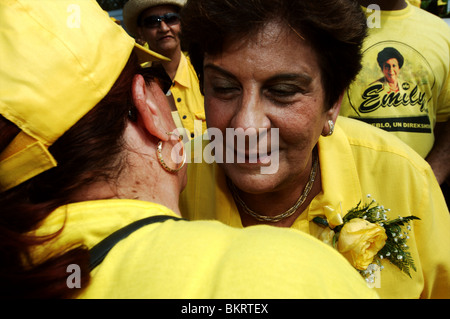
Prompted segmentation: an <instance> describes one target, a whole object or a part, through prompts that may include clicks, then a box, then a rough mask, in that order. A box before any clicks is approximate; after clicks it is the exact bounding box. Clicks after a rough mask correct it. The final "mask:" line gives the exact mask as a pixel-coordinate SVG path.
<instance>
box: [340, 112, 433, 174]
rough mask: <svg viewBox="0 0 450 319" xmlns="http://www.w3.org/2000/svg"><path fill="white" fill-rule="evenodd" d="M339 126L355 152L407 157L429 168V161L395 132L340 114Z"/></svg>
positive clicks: (414, 163) (389, 156) (420, 165)
mask: <svg viewBox="0 0 450 319" xmlns="http://www.w3.org/2000/svg"><path fill="white" fill-rule="evenodd" d="M337 126H338V127H339V128H340V129H341V130H342V132H343V133H344V134H345V136H346V138H347V140H348V142H349V144H350V146H351V147H352V151H353V152H354V153H360V152H363V153H370V154H371V155H372V156H376V157H377V158H379V157H381V158H383V157H384V158H387V159H389V160H395V159H400V158H402V159H405V160H406V161H408V162H410V163H411V164H413V165H414V166H415V167H417V168H421V169H428V167H429V165H428V163H427V162H426V161H425V160H424V159H423V158H422V157H421V156H420V155H419V154H418V153H417V152H416V151H414V150H413V149H412V148H411V147H410V146H408V145H407V144H406V143H405V142H403V141H402V140H400V139H399V138H398V137H397V136H395V135H394V134H392V133H390V132H387V131H385V130H383V129H381V128H378V127H375V126H373V125H370V124H367V123H365V122H363V121H359V120H356V119H352V118H347V117H343V116H340V117H339V118H338V120H337Z"/></svg>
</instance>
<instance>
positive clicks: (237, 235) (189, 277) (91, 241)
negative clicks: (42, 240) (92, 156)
mask: <svg viewBox="0 0 450 319" xmlns="http://www.w3.org/2000/svg"><path fill="white" fill-rule="evenodd" d="M154 215H169V216H176V215H175V214H174V213H173V212H172V211H171V210H169V209H168V208H166V207H164V206H161V205H158V204H155V203H149V202H143V201H137V200H119V199H117V200H99V201H90V202H80V203H75V204H70V205H67V206H64V207H61V208H59V209H57V210H56V211H55V212H53V213H52V214H51V215H50V216H49V217H48V218H47V219H46V220H45V223H44V225H43V226H41V228H40V229H39V231H38V234H41V235H42V234H49V233H53V232H56V231H57V230H59V229H60V228H61V226H62V224H63V223H64V221H65V222H66V224H65V228H64V230H63V231H62V233H61V235H60V236H58V238H57V240H56V241H55V242H52V243H51V246H50V247H49V246H48V245H47V246H46V247H40V249H39V250H37V251H35V257H34V258H36V259H38V258H40V256H46V255H47V252H46V249H51V250H52V251H55V250H59V249H61V248H62V247H65V246H66V245H68V244H70V243H77V242H81V243H84V244H85V245H87V246H88V247H90V248H91V247H93V246H94V245H95V244H97V243H98V242H100V241H101V240H102V239H104V238H105V237H107V236H108V235H110V234H111V233H113V232H114V231H116V230H118V229H120V228H122V227H124V226H126V225H128V224H130V223H132V222H134V221H136V220H139V219H142V218H145V217H149V216H154ZM66 216H67V220H65V217H66ZM69 275H70V274H68V276H69ZM91 275H92V279H91V282H90V284H89V285H88V287H82V288H85V289H84V290H83V292H82V294H81V295H80V298H155V299H162V298H168V299H178V298H188V299H191V298H224V299H228V298H240V299H241V298H244V299H246V298H377V295H376V294H375V293H374V291H372V290H371V289H369V288H367V286H366V285H365V282H364V281H363V280H362V279H361V278H360V276H359V274H358V273H357V272H355V271H354V269H352V267H351V266H350V265H349V264H348V263H347V261H346V260H345V259H344V258H343V257H342V256H341V255H340V254H338V253H337V252H335V251H334V250H333V249H332V248H330V247H329V246H327V245H325V244H323V243H321V242H320V241H318V240H316V239H314V238H312V237H311V236H308V235H305V234H303V233H301V232H298V231H295V230H289V229H283V230H281V229H279V228H274V227H267V226H257V227H251V228H247V229H245V230H243V229H237V228H232V227H228V226H226V225H224V224H222V223H219V222H217V221H208V222H205V221H198V222H188V221H173V220H169V221H166V222H164V223H156V224H151V225H147V226H144V227H142V228H140V229H138V230H137V231H135V232H134V233H132V234H131V235H129V236H128V237H127V238H125V239H123V240H122V241H120V242H119V243H118V244H116V245H115V246H114V248H113V249H112V250H111V251H110V252H109V253H108V255H107V256H106V258H105V259H104V260H103V262H102V263H101V264H100V265H99V266H97V267H96V268H95V269H94V270H93V271H92V272H91Z"/></svg>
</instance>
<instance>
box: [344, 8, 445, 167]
mask: <svg viewBox="0 0 450 319" xmlns="http://www.w3.org/2000/svg"><path fill="white" fill-rule="evenodd" d="M362 9H363V11H364V12H366V15H367V18H368V22H376V21H377V19H378V16H377V14H376V13H374V12H373V11H371V10H367V9H366V8H364V7H363V8H362ZM378 13H379V19H378V20H379V21H378V22H379V26H374V27H370V28H369V29H368V36H367V38H366V39H365V41H364V44H363V48H362V51H363V60H362V65H363V68H362V70H361V72H359V74H358V76H357V77H356V79H355V81H354V82H353V83H352V84H351V85H350V87H349V89H348V90H347V94H345V95H344V98H343V101H342V106H341V110H340V115H343V116H347V117H352V118H355V119H358V120H361V121H364V122H366V123H369V124H372V125H374V126H376V127H378V128H381V129H383V130H386V131H388V132H390V133H391V134H393V135H396V136H397V137H398V138H400V139H401V140H402V141H404V142H405V143H406V144H408V145H409V146H411V147H412V148H413V149H414V150H415V151H416V152H418V153H419V154H420V155H421V156H422V157H423V158H426V157H427V155H428V154H429V152H430V150H431V149H432V148H433V145H434V141H435V135H434V128H435V125H436V122H447V121H448V120H449V118H450V28H449V27H448V26H447V24H446V23H445V22H444V21H443V20H442V19H441V18H439V17H437V16H435V15H433V14H431V13H429V12H426V11H425V10H422V9H420V8H417V7H415V6H412V5H411V4H409V3H407V7H406V8H405V9H402V10H394V11H378ZM386 48H394V49H395V50H397V52H398V53H399V54H400V55H401V57H402V58H403V65H402V66H400V64H401V63H400V61H397V59H391V60H392V61H394V62H395V63H394V62H392V61H391V62H390V63H394V64H396V65H398V69H397V70H396V71H392V73H393V75H391V76H392V77H394V78H396V79H397V81H398V85H397V89H398V90H397V91H390V90H389V89H388V88H389V85H387V80H384V81H377V80H379V79H380V78H381V79H383V78H385V77H386V74H384V73H387V74H389V72H382V70H381V68H380V66H379V65H378V62H377V57H378V54H379V53H380V52H386V51H384V50H385V49H386ZM388 50H389V49H388ZM387 57H392V56H391V55H388V56H387ZM397 58H398V59H400V60H401V58H400V57H397ZM391 67H392V66H391ZM393 68H394V67H393ZM391 76H389V77H391ZM392 85H393V84H392Z"/></svg>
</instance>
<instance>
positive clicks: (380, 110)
mask: <svg viewBox="0 0 450 319" xmlns="http://www.w3.org/2000/svg"><path fill="white" fill-rule="evenodd" d="M363 56H364V58H363V69H362V70H361V72H360V73H359V75H358V76H357V78H356V80H355V81H354V83H353V84H352V85H351V86H350V88H349V90H348V91H347V94H348V96H347V97H348V100H349V103H350V106H351V108H352V111H353V112H354V114H346V115H347V116H350V117H353V118H357V119H359V120H362V121H364V122H367V123H369V124H372V125H374V126H377V127H379V128H382V129H384V130H386V131H395V132H415V133H425V134H429V133H431V132H432V127H431V121H430V118H429V115H428V107H427V103H428V102H429V101H430V99H431V98H432V88H433V85H434V76H433V70H432V69H431V67H430V65H429V64H428V62H427V61H426V59H425V58H424V57H423V56H422V55H421V54H420V52H418V51H416V50H415V49H414V48H412V47H410V46H408V45H406V44H404V43H400V42H394V41H385V42H380V43H376V44H375V45H373V46H371V47H369V48H367V49H366V50H365V51H364V52H363Z"/></svg>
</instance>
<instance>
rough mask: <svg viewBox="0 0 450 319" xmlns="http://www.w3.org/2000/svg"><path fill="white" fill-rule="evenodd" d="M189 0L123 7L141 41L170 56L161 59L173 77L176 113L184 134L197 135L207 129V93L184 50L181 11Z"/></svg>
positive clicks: (135, 1) (140, 1) (140, 0)
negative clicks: (180, 35)
mask: <svg viewBox="0 0 450 319" xmlns="http://www.w3.org/2000/svg"><path fill="white" fill-rule="evenodd" d="M185 3H186V0H129V1H128V2H127V3H126V4H125V6H124V8H123V18H124V25H125V29H126V30H127V31H128V32H129V33H130V34H131V35H132V36H133V37H134V38H135V39H136V41H137V42H139V43H141V44H144V45H145V43H146V44H147V45H148V47H149V49H151V50H153V51H155V52H158V53H160V54H162V55H164V56H166V57H168V58H169V59H170V61H167V62H161V63H162V67H163V68H164V70H165V71H166V73H167V74H168V76H169V77H170V79H171V81H172V87H171V88H170V92H169V93H168V94H169V95H170V94H172V96H173V99H174V102H175V103H174V106H173V109H172V116H173V118H174V121H175V124H176V125H177V127H178V128H184V129H185V130H187V131H188V132H185V133H184V134H183V136H187V137H189V138H194V137H196V136H199V135H201V134H203V132H204V131H205V130H206V121H205V111H204V106H203V96H202V94H201V93H200V88H199V82H198V78H197V74H196V73H195V71H194V68H193V67H192V64H191V62H190V60H189V58H188V57H186V55H185V54H184V53H183V52H182V50H181V43H180V37H179V34H180V31H181V24H180V16H179V12H180V10H181V8H182V7H183V6H184V4H185Z"/></svg>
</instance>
